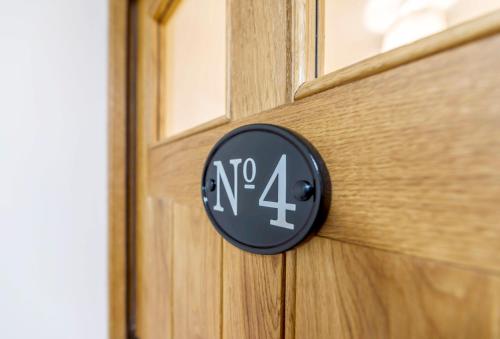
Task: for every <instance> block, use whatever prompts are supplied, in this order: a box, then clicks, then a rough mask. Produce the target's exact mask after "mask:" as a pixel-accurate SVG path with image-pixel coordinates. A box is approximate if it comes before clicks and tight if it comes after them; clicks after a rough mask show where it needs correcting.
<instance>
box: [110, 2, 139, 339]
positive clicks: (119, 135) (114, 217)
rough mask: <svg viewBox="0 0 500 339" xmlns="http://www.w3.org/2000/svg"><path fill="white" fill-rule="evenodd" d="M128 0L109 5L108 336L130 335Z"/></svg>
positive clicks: (131, 24) (131, 19)
mask: <svg viewBox="0 0 500 339" xmlns="http://www.w3.org/2000/svg"><path fill="white" fill-rule="evenodd" d="M133 2H135V1H130V0H109V3H108V8H109V13H108V22H109V27H108V38H109V40H108V246H109V248H108V295H109V297H108V298H109V299H108V302H109V304H108V321H109V329H108V335H109V337H110V338H128V337H131V334H133V327H132V326H131V325H132V324H131V319H130V315H131V312H130V311H129V310H130V309H131V303H132V302H133V297H131V295H130V294H129V293H131V292H133V291H134V288H131V286H130V283H131V282H132V281H133V280H132V279H131V274H132V273H133V272H131V270H130V265H131V264H133V263H134V260H131V255H133V246H131V245H132V244H131V242H130V240H133V237H131V235H133V233H132V232H133V226H134V218H135V217H134V215H135V214H134V211H135V199H134V196H135V193H134V192H135V184H134V183H135V177H134V176H135V166H134V163H135V141H136V135H135V131H136V124H135V122H136V120H135V118H136V117H135V109H134V106H135V102H134V100H135V86H134V83H135V67H136V60H135V48H136V32H135V31H136V21H135V12H134V10H133V9H132V3H133Z"/></svg>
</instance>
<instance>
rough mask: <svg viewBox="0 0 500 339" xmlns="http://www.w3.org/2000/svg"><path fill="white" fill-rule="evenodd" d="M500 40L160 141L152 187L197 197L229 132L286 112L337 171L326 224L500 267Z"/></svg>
mask: <svg viewBox="0 0 500 339" xmlns="http://www.w3.org/2000/svg"><path fill="white" fill-rule="evenodd" d="M499 50H500V36H499V35H494V36H491V37H488V38H485V39H482V40H478V41H476V42H473V43H469V44H467V45H463V46H461V47H459V48H455V49H451V50H449V51H446V52H442V53H440V54H436V55H433V56H431V57H428V58H426V59H423V60H418V61H416V62H414V63H411V64H407V65H403V66H400V67H398V68H396V69H393V70H390V71H387V72H384V73H381V74H377V75H375V76H372V77H370V78H367V79H365V80H363V81H358V82H353V83H349V84H347V85H345V86H340V87H336V88H333V89H331V90H328V91H326V92H323V93H320V94H318V95H316V96H312V97H309V98H306V99H303V100H300V101H298V102H296V103H294V104H293V105H287V106H283V107H279V108H277V109H273V110H270V111H267V112H262V113H259V114H256V115H254V116H252V117H249V118H246V119H241V120H238V121H236V122H232V123H230V124H227V125H224V126H220V127H217V128H215V129H212V130H209V131H206V132H204V133H203V134H200V135H195V136H192V137H190V138H189V139H186V140H180V141H177V142H173V143H171V144H169V145H168V146H169V147H162V146H159V147H155V148H153V149H152V150H151V154H150V156H151V157H150V163H151V183H152V185H151V188H152V191H151V193H152V194H154V195H169V194H172V193H170V192H175V197H176V199H177V200H178V201H182V200H184V201H188V202H189V201H193V200H194V199H199V180H200V176H201V172H202V168H203V164H204V161H205V157H206V154H208V152H209V150H210V147H211V145H213V144H214V143H215V142H216V141H217V140H218V139H219V138H220V136H222V135H223V134H224V133H226V132H228V131H229V130H231V129H233V128H235V127H237V126H241V125H243V124H248V123H256V122H259V123H272V124H277V125H281V126H284V127H287V128H290V129H292V130H295V131H296V132H298V133H300V134H302V135H303V136H304V137H306V138H307V139H308V140H309V141H311V142H312V144H313V145H315V147H316V148H317V149H318V150H319V152H320V154H321V155H322V156H323V158H324V160H325V162H326V164H327V167H328V169H329V171H330V177H331V179H332V181H333V199H332V205H331V210H330V214H329V217H328V219H327V220H326V222H325V224H324V226H323V227H322V228H321V230H320V234H321V235H323V236H326V237H330V238H333V239H339V240H343V241H348V242H355V243H361V244H365V245H368V246H372V247H377V248H381V249H388V250H391V251H396V252H400V253H407V254H412V255H417V256H420V257H426V258H434V259H439V260H445V261H448V262H454V263H458V264H461V265H467V266H469V267H476V268H481V269H488V270H494V271H496V272H498V271H500V250H499V246H498V244H499V243H500V224H499V220H500V209H499V208H498V206H499V204H500V172H499V171H498V168H500V153H499V152H498V150H499V149H500V138H498V131H499V130H500V113H499V112H500V101H499V100H498V98H500V77H498V74H497V72H493V71H492V70H497V69H500V58H499V57H498V51H499ZM181 151H182V152H181ZM187 168H190V169H192V170H190V171H186V169H187Z"/></svg>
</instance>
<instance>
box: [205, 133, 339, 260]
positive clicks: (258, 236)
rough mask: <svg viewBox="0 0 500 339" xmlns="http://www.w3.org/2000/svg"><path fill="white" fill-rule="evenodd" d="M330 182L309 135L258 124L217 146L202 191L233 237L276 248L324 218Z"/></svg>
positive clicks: (266, 250) (214, 217)
mask: <svg viewBox="0 0 500 339" xmlns="http://www.w3.org/2000/svg"><path fill="white" fill-rule="evenodd" d="M329 184H330V181H329V178H328V174H327V171H326V167H325V165H324V163H323V160H322V159H321V157H320V156H319V154H318V152H317V151H316V150H315V149H314V148H313V147H312V145H310V144H309V143H308V142H307V141H306V140H305V139H303V138H302V137H300V136H299V135H297V134H295V133H294V132H292V131H290V130H288V129H285V128H281V127H278V126H274V125H264V124H254V125H247V126H243V127H240V128H237V129H235V130H233V131H231V132H230V133H228V134H227V135H225V136H224V137H223V138H222V139H221V140H220V141H219V142H218V143H217V144H216V145H215V146H214V148H213V149H212V151H211V152H210V154H209V156H208V158H207V160H206V163H205V168H204V170H203V178H202V189H201V191H202V199H203V203H204V206H205V210H206V212H207V215H208V217H209V218H210V220H211V222H212V224H213V225H214V227H215V228H216V230H217V231H218V232H219V233H220V234H221V235H222V236H223V237H224V238H225V239H226V240H227V241H229V242H231V243H232V244H233V245H235V246H237V247H239V248H241V249H243V250H246V251H250V252H253V253H260V254H275V253H280V252H283V251H286V250H287V249H290V248H292V247H293V246H295V245H297V244H298V243H299V242H300V241H302V240H303V239H304V238H306V237H307V235H308V234H310V232H312V231H313V230H314V229H315V228H317V227H318V226H319V224H320V223H321V222H322V221H323V220H324V218H325V217H326V212H327V208H328V205H329V192H330V189H329Z"/></svg>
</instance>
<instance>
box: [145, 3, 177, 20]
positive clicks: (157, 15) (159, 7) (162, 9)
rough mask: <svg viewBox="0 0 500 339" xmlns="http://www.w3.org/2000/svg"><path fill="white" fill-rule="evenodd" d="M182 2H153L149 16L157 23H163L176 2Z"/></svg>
mask: <svg viewBox="0 0 500 339" xmlns="http://www.w3.org/2000/svg"><path fill="white" fill-rule="evenodd" d="M178 1H180V0H152V1H151V5H150V7H149V15H150V16H151V17H152V18H153V19H155V20H156V21H161V20H162V18H163V16H164V15H165V14H166V13H167V12H168V10H169V9H170V7H172V5H173V4H174V3H175V2H178Z"/></svg>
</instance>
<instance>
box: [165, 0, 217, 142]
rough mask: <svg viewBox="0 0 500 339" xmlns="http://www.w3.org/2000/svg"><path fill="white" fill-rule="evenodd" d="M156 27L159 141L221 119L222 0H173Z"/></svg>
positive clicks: (196, 129)
mask: <svg viewBox="0 0 500 339" xmlns="http://www.w3.org/2000/svg"><path fill="white" fill-rule="evenodd" d="M200 7H202V8H200ZM159 30H160V32H159V35H160V38H159V39H160V43H159V45H160V92H159V94H160V97H159V103H160V108H159V109H160V112H159V113H160V114H159V117H160V119H159V135H160V140H161V139H165V138H170V137H172V136H177V135H179V134H186V131H189V130H192V129H195V131H199V130H200V126H205V125H208V126H212V125H213V121H214V120H216V122H217V123H223V122H225V120H226V119H224V118H225V116H226V3H225V1H215V0H214V1H196V0H178V1H174V2H173V3H172V4H171V5H170V6H168V8H167V12H166V13H165V14H164V15H163V17H162V18H161V22H160V25H159ZM201 130H203V128H201Z"/></svg>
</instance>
